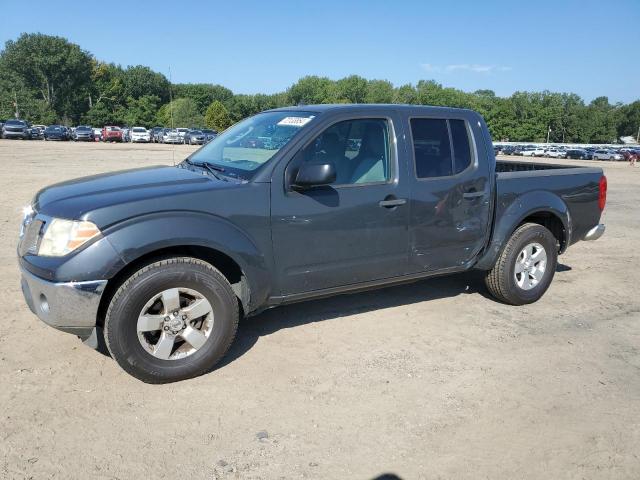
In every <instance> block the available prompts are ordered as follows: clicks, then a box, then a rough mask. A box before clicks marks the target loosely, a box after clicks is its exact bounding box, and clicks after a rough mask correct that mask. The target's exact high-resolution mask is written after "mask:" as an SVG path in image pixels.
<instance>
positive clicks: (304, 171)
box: [292, 163, 336, 190]
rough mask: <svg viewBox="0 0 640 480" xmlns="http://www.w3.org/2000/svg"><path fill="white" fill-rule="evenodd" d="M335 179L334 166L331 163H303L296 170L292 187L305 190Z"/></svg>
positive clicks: (327, 183)
mask: <svg viewBox="0 0 640 480" xmlns="http://www.w3.org/2000/svg"><path fill="white" fill-rule="evenodd" d="M335 181H336V167H335V165H334V164H333V163H319V164H311V163H303V164H302V165H301V166H300V169H299V170H298V174H297V175H296V179H295V180H294V182H293V185H292V187H293V188H297V189H299V190H305V189H307V188H311V187H320V186H324V185H331V184H332V183H333V182H335Z"/></svg>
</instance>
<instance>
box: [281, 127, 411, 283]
mask: <svg viewBox="0 0 640 480" xmlns="http://www.w3.org/2000/svg"><path fill="white" fill-rule="evenodd" d="M393 125H394V122H393V119H392V118H389V117H387V116H382V115H381V116H380V117H376V116H368V117H358V118H350V119H344V120H341V121H337V122H334V123H332V124H330V125H328V126H327V127H326V128H325V129H324V131H322V132H321V133H320V134H319V135H317V136H316V137H315V138H313V140H311V141H310V142H308V143H307V144H306V146H305V147H303V148H302V149H301V150H300V151H299V152H298V153H297V154H295V155H294V156H293V158H292V159H291V160H290V162H288V163H287V164H286V167H285V168H284V169H282V170H279V171H278V170H276V171H275V173H274V179H273V181H272V184H271V185H272V187H271V188H272V190H271V197H272V239H273V249H274V256H275V263H276V270H277V272H278V283H279V290H280V293H281V294H282V295H292V294H301V293H306V292H313V291H318V290H323V289H328V288H333V287H341V286H346V285H353V284H358V283H361V282H367V281H372V280H377V279H382V278H387V277H394V276H398V275H402V274H404V273H406V271H407V267H408V255H409V254H408V221H409V217H408V203H407V195H408V192H407V187H406V182H405V183H403V182H398V178H399V176H400V174H401V173H402V172H401V170H403V171H404V162H403V163H402V165H403V167H402V168H401V167H400V163H399V161H398V160H399V158H398V152H397V149H396V142H395V134H394V127H393ZM402 160H404V157H403V158H402ZM302 162H316V163H321V164H325V163H333V165H334V166H335V169H336V181H335V182H333V183H332V184H330V185H326V186H321V187H315V188H309V189H305V190H299V189H296V188H295V187H294V185H293V184H294V183H295V175H296V172H297V170H298V168H299V166H300V165H301V164H302Z"/></svg>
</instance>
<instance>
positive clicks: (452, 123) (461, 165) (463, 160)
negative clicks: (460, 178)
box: [449, 120, 471, 174]
mask: <svg viewBox="0 0 640 480" xmlns="http://www.w3.org/2000/svg"><path fill="white" fill-rule="evenodd" d="M449 127H450V128H451V143H453V173H454V174H456V173H460V172H462V171H463V170H466V169H467V167H468V166H469V165H471V145H470V144H469V132H467V125H466V123H465V121H464V120H449Z"/></svg>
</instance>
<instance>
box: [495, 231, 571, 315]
mask: <svg viewBox="0 0 640 480" xmlns="http://www.w3.org/2000/svg"><path fill="white" fill-rule="evenodd" d="M543 263H544V264H543ZM557 263H558V248H557V240H556V238H555V237H554V236H553V234H552V233H551V232H550V231H549V230H548V229H547V228H545V227H543V226H542V225H538V224H537V223H525V224H524V225H521V226H520V227H518V228H517V229H516V231H515V232H513V235H511V238H510V239H509V241H508V242H507V244H506V245H505V247H504V250H503V251H502V253H501V254H500V257H498V260H497V261H496V264H495V265H494V267H493V269H491V270H490V271H489V272H487V275H486V277H485V284H486V285H487V289H488V290H489V293H491V295H492V296H493V297H495V298H496V299H497V300H500V301H502V302H504V303H507V304H509V305H525V304H528V303H533V302H535V301H537V300H539V299H540V298H541V297H542V295H544V293H545V292H546V291H547V289H548V288H549V285H550V284H551V281H552V280H553V276H554V274H555V271H556V265H557Z"/></svg>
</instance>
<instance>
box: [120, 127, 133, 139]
mask: <svg viewBox="0 0 640 480" xmlns="http://www.w3.org/2000/svg"><path fill="white" fill-rule="evenodd" d="M121 130H122V141H123V142H130V141H131V129H130V128H129V127H124V128H121Z"/></svg>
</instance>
